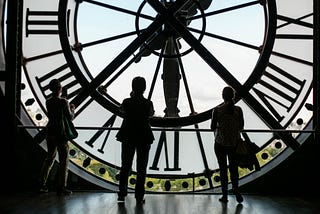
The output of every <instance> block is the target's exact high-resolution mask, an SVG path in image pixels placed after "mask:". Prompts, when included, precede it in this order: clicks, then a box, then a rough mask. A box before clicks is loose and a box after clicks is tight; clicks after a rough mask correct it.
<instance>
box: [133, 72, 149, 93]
mask: <svg viewBox="0 0 320 214" xmlns="http://www.w3.org/2000/svg"><path fill="white" fill-rule="evenodd" d="M145 90H146V80H145V79H144V78H143V77H140V76H137V77H135V78H133V80H132V91H133V93H134V94H137V95H139V94H140V95H141V94H143V92H144V91H145Z"/></svg>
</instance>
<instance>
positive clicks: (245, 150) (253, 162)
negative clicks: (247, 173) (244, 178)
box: [235, 138, 260, 171]
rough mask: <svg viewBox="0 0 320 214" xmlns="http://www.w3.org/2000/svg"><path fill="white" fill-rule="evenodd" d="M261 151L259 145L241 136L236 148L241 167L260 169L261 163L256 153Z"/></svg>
mask: <svg viewBox="0 0 320 214" xmlns="http://www.w3.org/2000/svg"><path fill="white" fill-rule="evenodd" d="M258 151H259V146H257V145H256V144H255V143H253V142H251V141H246V140H244V139H242V138H240V139H239V140H238V142H237V145H236V148H235V154H236V158H237V162H238V166H239V167H240V168H248V169H250V170H253V168H255V170H257V171H259V170H260V164H259V161H258V159H257V157H256V153H257V152H258Z"/></svg>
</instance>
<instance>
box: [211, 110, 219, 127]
mask: <svg viewBox="0 0 320 214" xmlns="http://www.w3.org/2000/svg"><path fill="white" fill-rule="evenodd" d="M217 116H218V115H217V110H216V109H213V110H212V118H211V125H210V128H211V129H212V130H213V131H215V130H216V129H217V123H218V121H217Z"/></svg>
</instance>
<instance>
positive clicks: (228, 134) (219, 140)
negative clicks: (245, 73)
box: [211, 86, 244, 203]
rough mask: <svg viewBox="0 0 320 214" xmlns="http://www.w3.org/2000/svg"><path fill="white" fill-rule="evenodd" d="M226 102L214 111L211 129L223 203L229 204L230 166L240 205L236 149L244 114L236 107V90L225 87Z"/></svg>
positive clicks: (234, 190) (224, 97) (232, 181)
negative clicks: (213, 133)
mask: <svg viewBox="0 0 320 214" xmlns="http://www.w3.org/2000/svg"><path fill="white" fill-rule="evenodd" d="M222 98H223V100H224V102H223V103H222V104H221V105H219V106H218V107H216V108H214V109H213V113H212V121H211V129H212V130H214V131H215V144H214V151H215V154H216V157H217V161H218V164H219V168H220V181H221V188H222V197H221V198H220V199H219V200H220V201H221V202H228V164H227V162H229V171H230V178H231V183H232V189H233V193H234V194H235V196H236V199H237V201H238V202H239V203H241V202H242V201H243V197H242V196H241V194H240V192H239V190H238V185H239V184H238V183H239V172H238V163H237V159H236V156H235V148H236V145H237V142H238V140H239V139H240V137H241V136H240V130H241V129H243V127H244V119H243V112H242V109H241V108H240V107H239V106H235V105H234V100H233V99H234V90H233V89H232V88H231V87H228V86H227V87H225V88H224V89H223V91H222Z"/></svg>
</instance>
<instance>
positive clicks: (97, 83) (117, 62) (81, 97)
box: [71, 0, 188, 106]
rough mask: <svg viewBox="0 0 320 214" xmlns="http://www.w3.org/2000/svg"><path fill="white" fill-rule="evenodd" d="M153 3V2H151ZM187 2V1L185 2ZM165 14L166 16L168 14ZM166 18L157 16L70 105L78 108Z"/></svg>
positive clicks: (175, 7)
mask: <svg viewBox="0 0 320 214" xmlns="http://www.w3.org/2000/svg"><path fill="white" fill-rule="evenodd" d="M152 1H154V0H152ZM186 2H188V1H186ZM184 4H185V2H184V1H183V0H182V1H177V2H175V3H174V4H173V5H172V6H171V7H170V8H169V9H168V10H167V11H168V13H170V14H175V13H176V12H177V11H178V10H179V9H180V8H181V7H182V6H183V5H184ZM168 13H166V14H168ZM166 19H167V17H166V16H165V15H159V16H157V17H156V18H155V20H154V21H153V22H152V23H151V24H150V26H149V27H148V28H146V30H145V31H143V32H142V33H141V34H140V35H139V36H138V37H137V38H136V39H135V40H133V41H132V42H131V43H130V44H129V45H128V46H127V47H126V48H125V49H124V50H123V51H122V52H121V53H120V54H119V55H118V56H117V57H116V58H115V59H114V60H113V61H112V62H111V63H110V64H109V65H108V66H107V67H105V68H104V69H103V70H102V71H101V72H100V73H99V74H98V75H97V76H96V77H95V78H94V79H93V80H92V81H91V82H90V83H88V84H87V85H83V89H82V90H81V91H80V92H79V94H78V95H77V96H75V97H74V99H73V100H72V101H71V103H73V104H75V105H76V106H79V105H80V104H81V103H82V102H84V100H85V99H86V98H87V97H88V96H89V95H90V94H91V93H93V92H94V91H95V90H96V89H97V88H98V87H99V86H100V85H101V84H102V83H103V82H104V81H105V80H106V79H107V78H108V77H109V76H110V75H111V74H112V73H114V72H115V70H116V69H117V68H118V67H119V66H121V64H123V63H124V61H125V60H126V59H128V58H129V57H130V56H131V55H132V54H133V53H134V51H135V50H137V49H138V48H139V47H140V46H141V45H143V43H144V42H145V41H147V40H148V39H149V38H150V37H152V35H153V34H154V33H155V32H156V31H157V30H158V29H159V28H160V27H161V25H162V24H164V23H165V21H166Z"/></svg>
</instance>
